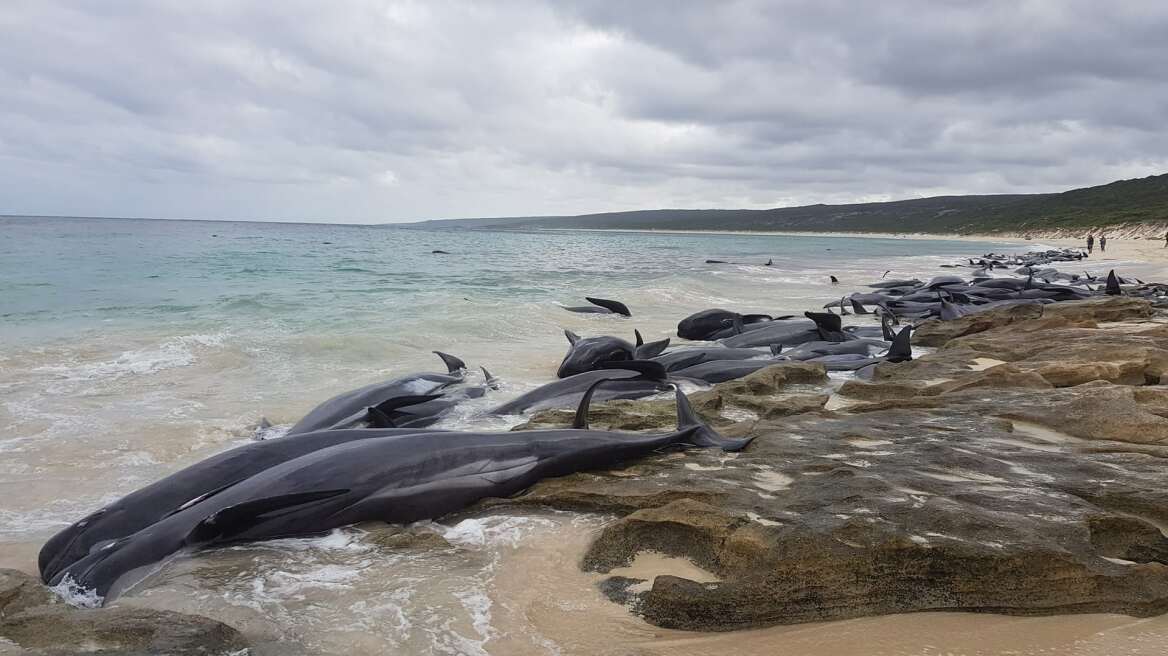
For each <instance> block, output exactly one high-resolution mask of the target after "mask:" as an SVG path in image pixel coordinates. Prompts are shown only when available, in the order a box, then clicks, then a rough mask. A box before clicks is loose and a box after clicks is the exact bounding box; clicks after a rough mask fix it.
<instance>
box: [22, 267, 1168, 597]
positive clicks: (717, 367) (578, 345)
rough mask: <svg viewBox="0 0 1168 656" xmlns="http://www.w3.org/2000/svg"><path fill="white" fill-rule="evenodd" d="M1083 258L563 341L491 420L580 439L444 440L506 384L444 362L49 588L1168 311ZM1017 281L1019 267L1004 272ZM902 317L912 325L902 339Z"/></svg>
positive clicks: (696, 434) (400, 519)
mask: <svg viewBox="0 0 1168 656" xmlns="http://www.w3.org/2000/svg"><path fill="white" fill-rule="evenodd" d="M1080 259H1082V258H1081V257H1079V256H1077V255H1076V254H1075V252H1073V251H1055V252H1051V253H1045V254H1033V253H1031V254H1027V255H1025V256H995V255H987V256H985V257H983V258H982V259H981V260H979V261H973V260H970V261H969V262H970V263H969V264H967V265H955V266H968V267H971V268H974V275H973V276H972V277H971V279H969V280H965V279H962V278H958V277H956V276H942V277H938V278H934V279H933V280H930V281H928V282H922V281H920V280H916V279H911V280H881V281H879V282H876V283H874V284H872V285H870V288H871V289H873V290H875V291H872V292H867V293H856V294H852V295H851V296H845V297H844V298H843V299H841V300H840V301H838V302H834V303H829V304H828V305H827V306H826V310H827V311H824V312H811V311H809V312H805V313H804V315H803V316H802V317H795V316H790V315H779V316H772V315H765V314H741V313H738V312H734V311H731V310H725V309H721V308H714V309H709V310H703V311H701V312H697V313H694V314H692V315H690V316H688V317H686V318H684V319H682V320H681V321H680V322H679V323H678V325H677V335H678V337H679V338H681V339H685V340H689V341H690V342H693V343H689V344H684V345H674V347H673V348H670V340H669V339H663V340H659V341H655V342H649V343H645V342H644V340H643V339H642V338H641V335H640V333H639V332H637V331H635V334H636V340H635V342H634V343H630V342H629V341H627V340H625V339H622V338H618V337H613V336H596V337H588V338H581V337H579V336H578V335H576V334H575V333H572V332H570V331H565V335H566V336H567V338H568V342H569V349H568V352H567V354H566V355H565V356H564V359H563V361H562V362H561V364H560V366H559V368H558V371H557V379H556V380H554V381H552V382H550V383H548V384H545V385H542V386H540V387H537V388H535V389H533V390H530V391H528V392H526V393H525V394H522V395H521V396H519V397H517V398H515V399H513V400H511V401H508V402H506V403H503V404H501V405H498V406H496V407H493V408H491V409H489V410H487V411H485V412H486V414H489V415H514V414H520V413H524V412H530V411H533V410H540V409H544V408H572V407H575V408H576V416H575V421H574V422H573V426H572V427H571V428H565V429H557V430H531V431H519V432H492V431H475V430H458V431H455V430H437V429H432V428H429V426H431V425H433V424H434V423H436V422H438V421H439V420H440V419H442V417H443V416H445V415H446V414H448V413H449V412H450V411H451V410H452V409H453V408H455V407H457V406H458V405H459V404H461V403H463V402H465V401H467V400H469V399H474V398H480V397H483V396H484V395H486V394H487V393H488V392H489V391H490V390H492V389H495V388H497V386H498V385H497V381H496V380H495V379H494V378H493V377H492V376H491V375H490V374H489V373H488V372H487V371H486V370H485V369H483V378H482V383H480V384H474V385H472V384H469V383H468V381H467V376H466V371H467V367H466V365H465V363H463V362H462V360H460V359H458V358H456V357H454V356H451V355H447V354H444V353H440V352H436V353H437V355H438V356H439V357H440V358H441V359H442V361H443V363H444V364H445V365H446V369H447V371H446V372H445V373H441V372H430V373H417V374H412V375H408V376H403V377H400V378H395V379H393V380H389V381H385V382H381V383H375V384H373V385H367V386H365V387H361V388H359V389H356V390H352V391H350V392H346V393H343V394H340V395H338V396H335V397H333V398H331V399H328V400H327V401H325V402H323V403H321V404H320V405H318V406H317V407H316V408H314V409H312V410H311V411H309V412H308V413H307V414H306V415H305V416H304V417H303V418H301V419H300V420H299V421H297V422H296V423H295V424H293V426H292V428H291V429H289V430H288V432H287V434H286V435H285V436H283V437H279V438H275V439H268V440H260V441H254V442H251V443H249V444H246V445H244V446H240V447H237V448H234V449H231V450H229V451H225V452H223V453H219V454H216V455H214V456H211V457H209V458H207V459H205V460H203V461H201V462H198V463H196V464H194V465H191V466H189V467H187V468H185V469H182V470H180V471H178V472H176V473H174V474H171V475H170V476H167V477H166V478H163V479H162V480H159V481H157V482H155V483H153V484H151V485H148V486H146V487H144V488H142V489H139V490H137V491H135V492H133V493H131V494H129V495H127V496H125V497H123V498H122V499H120V500H118V501H116V502H114V503H112V504H110V505H108V506H106V507H104V508H102V509H100V510H98V511H96V512H94V513H92V514H90V515H88V516H86V517H85V518H83V519H81V520H80V521H78V522H76V523H74V524H73V525H71V526H69V527H68V528H66V529H64V530H62V531H61V532H59V533H58V534H57V535H55V536H53V537H52V538H51V539H50V540H48V541H47V542H46V543H45V545H44V546H43V548H42V549H41V552H40V555H39V566H40V572H41V577H42V579H43V580H44V581H45V582H46V583H48V584H50V585H65V586H66V587H68V588H69V589H70V590H89V591H92V592H93V593H94V594H96V595H97V597H98V598H99V599H101V600H102V602H103V603H104V602H106V601H109V600H111V599H113V598H115V597H116V596H117V595H118V594H120V593H121V592H123V591H125V590H126V589H128V588H129V587H130V586H132V585H134V584H135V583H137V582H138V581H140V580H142V579H143V578H145V577H146V576H147V575H149V574H150V573H151V572H152V571H155V570H156V569H157V568H158V567H159V566H160V564H161V563H163V562H165V561H166V560H168V559H169V558H171V557H172V556H174V555H176V554H180V553H186V552H191V551H196V550H199V549H205V548H210V547H215V546H220V545H225V544H232V543H238V542H246V541H255V540H267V539H272V538H279V537H292V536H304V535H316V534H321V533H325V532H327V531H330V530H332V529H334V528H339V527H342V526H347V525H350V524H354V523H359V522H364V521H372V520H379V521H385V522H390V523H408V522H413V521H418V520H423V519H437V518H440V517H442V516H444V515H447V514H449V513H451V512H455V511H458V510H462V509H464V508H466V507H468V506H470V505H472V504H474V503H475V502H477V501H478V500H480V499H484V498H488V497H508V496H511V495H514V494H517V493H519V492H521V491H523V490H525V489H526V488H528V487H530V486H531V485H533V484H534V483H536V482H538V481H539V480H541V479H543V478H547V477H552V476H563V475H566V474H569V473H573V472H578V471H584V470H588V469H595V468H603V467H608V466H612V465H615V464H619V463H621V462H622V461H625V460H629V459H633V458H639V457H643V456H646V455H649V454H651V453H654V452H656V451H659V450H661V449H663V448H668V447H719V448H722V449H723V450H726V451H736V450H740V449H742V448H745V447H746V445H747V444H748V443H749V439H740V440H733V439H727V438H725V437H723V436H721V435H719V434H718V433H716V432H715V431H714V430H713V429H711V428H709V427H708V426H707V425H705V424H704V423H703V422H702V421H701V420H700V419H699V418H698V417H697V415H696V414H695V413H694V412H693V410H692V408H691V407H690V406H689V403H688V401H687V399H686V397H685V394H684V393H682V391H681V386H682V385H683V384H685V385H706V384H713V383H719V382H723V381H727V380H733V379H736V378H740V377H743V376H746V375H749V374H750V373H753V372H755V371H758V370H759V369H762V368H765V367H768V366H771V365H773V364H775V363H779V362H790V361H802V362H818V363H821V364H823V365H824V367H825V368H826V369H827V370H829V371H851V372H855V374H856V375H857V376H861V377H864V376H866V375H870V374H871V372H872V370H873V368H874V367H875V366H876V365H877V364H879V363H881V362H903V361H907V360H911V359H912V347H911V344H910V340H911V336H912V331H913V328H914V326H913V324H912V323H911V322H912V320H918V321H919V320H923V319H926V318H930V317H937V318H939V319H941V320H951V319H954V318H957V317H959V316H964V315H966V314H969V313H974V312H978V311H982V310H984V309H986V308H989V307H997V306H999V305H1001V304H1004V303H1022V302H1027V303H1051V302H1058V301H1062V300H1072V299H1075V298H1083V297H1087V296H1091V295H1096V294H1130V295H1136V296H1142V297H1146V298H1150V299H1152V300H1153V301H1155V302H1158V303H1164V302H1166V299H1168V287H1164V286H1161V285H1148V284H1144V283H1142V282H1140V281H1138V280H1125V279H1124V278H1121V277H1119V276H1117V275H1115V273H1114V271H1112V272H1111V273H1109V274H1108V275H1107V276H1106V278H1105V279H1100V278H1096V277H1094V276H1090V275H1086V276H1078V275H1075V274H1061V273H1059V272H1058V271H1057V270H1053V269H1051V268H1050V267H1048V266H1045V265H1048V264H1049V263H1051V262H1063V261H1078V260H1080ZM1001 268H1006V269H1012V271H1010V272H1008V274H1007V276H1005V277H993V276H990V275H988V273H989V272H992V271H993V270H994V269H1001ZM887 273H888V272H886V274H885V275H887ZM1010 274H1013V275H1010ZM1055 281H1058V282H1055ZM1063 282H1065V283H1066V284H1062V283H1063ZM1034 292H1042V293H1041V294H1038V293H1034ZM588 300H589V301H590V302H592V303H594V304H595V307H597V308H601V311H602V312H603V311H604V310H607V312H606V313H611V314H616V315H623V316H626V317H627V316H631V313H630V312H629V311H628V308H627V307H626V306H624V304H622V303H619V302H616V301H608V300H605V299H594V298H591V297H589V298H588ZM849 306H850V307H851V308H852V310H853V312H855V313H857V314H863V313H866V312H867V311H868V310H867V309H866V308H865V307H864V306H868V307H871V308H874V314H876V315H877V316H878V318H879V320H880V325H879V326H845V325H843V321H842V318H841V315H840V314H835V313H833V312H832V311H831V310H832V308H836V307H838V308H839V309H840V311H841V313H842V312H844V311H845V310H846V309H847V307H849ZM568 309H571V310H573V311H580V309H579V308H568ZM584 311H589V310H584ZM901 319H904V320H905V323H904V325H903V326H902V327H900V328H899V330H898V329H897V326H898V325H900V324H901V321H900V320H901ZM697 342H705V343H704V344H700V343H697ZM670 390H672V391H673V394H674V398H675V399H676V403H677V409H678V426H677V430H676V431H673V432H669V433H659V434H648V433H632V432H619V431H597V430H591V429H590V428H589V427H588V424H587V413H588V408H589V405H590V403H591V402H593V401H599V400H609V399H635V398H643V397H648V396H653V395H657V394H660V393H662V392H667V391H670Z"/></svg>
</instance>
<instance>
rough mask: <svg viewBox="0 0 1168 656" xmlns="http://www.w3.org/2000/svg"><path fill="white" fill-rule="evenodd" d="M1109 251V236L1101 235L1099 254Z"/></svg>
mask: <svg viewBox="0 0 1168 656" xmlns="http://www.w3.org/2000/svg"><path fill="white" fill-rule="evenodd" d="M1106 250H1107V235H1099V252H1100V253H1102V252H1104V251H1106Z"/></svg>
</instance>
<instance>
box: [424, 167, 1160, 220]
mask: <svg viewBox="0 0 1168 656" xmlns="http://www.w3.org/2000/svg"><path fill="white" fill-rule="evenodd" d="M1121 224H1123V225H1129V226H1130V225H1131V224H1149V225H1148V227H1149V228H1152V227H1153V226H1156V228H1157V229H1158V228H1159V226H1161V225H1164V224H1168V174H1163V175H1155V176H1149V177H1147V178H1138V179H1134V180H1120V181H1118V182H1112V183H1110V184H1106V185H1101V186H1098V187H1086V188H1084V189H1073V190H1071V191H1066V192H1063V193H1056V194H1014V195H985V196H937V197H933V198H919V199H913V200H899V201H891V202H885V203H856V204H852V205H807V206H804V207H781V208H776V209H769V210H642V211H635V212H608V213H604V214H582V215H579V216H529V217H501V218H486V219H448V220H439V221H424V222H421V223H417V224H412V225H415V226H418V227H455V226H460V227H474V228H512V229H522V228H597V229H614V228H621V229H629V230H746V231H750V230H791V231H800V230H802V231H840V232H893V233H906V232H933V233H965V234H972V233H991V232H996V233H1003V232H1009V233H1027V232H1033V233H1036V234H1037V233H1054V232H1060V231H1076V230H1083V229H1088V228H1097V227H1102V226H1114V225H1121Z"/></svg>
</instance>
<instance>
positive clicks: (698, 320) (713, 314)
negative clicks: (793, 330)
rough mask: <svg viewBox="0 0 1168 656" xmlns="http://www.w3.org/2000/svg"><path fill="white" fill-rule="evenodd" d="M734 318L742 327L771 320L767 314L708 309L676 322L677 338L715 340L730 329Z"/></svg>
mask: <svg viewBox="0 0 1168 656" xmlns="http://www.w3.org/2000/svg"><path fill="white" fill-rule="evenodd" d="M735 318H737V319H739V320H740V321H741V322H742V324H743V326H749V325H751V324H757V323H760V322H766V321H770V320H772V319H773V317H771V316H770V315H767V314H739V313H737V312H731V311H730V310H723V309H722V308H710V309H709V310H702V311H701V312H695V313H693V314H691V315H689V316H688V317H686V318H684V319H682V320H681V321H679V322H677V336H678V337H680V338H682V339H693V340H709V339H717V337H718V335H717V334H718V333H719V332H721V331H724V330H727V329H728V328H730V327H731V325H732V324H733V322H734V320H735Z"/></svg>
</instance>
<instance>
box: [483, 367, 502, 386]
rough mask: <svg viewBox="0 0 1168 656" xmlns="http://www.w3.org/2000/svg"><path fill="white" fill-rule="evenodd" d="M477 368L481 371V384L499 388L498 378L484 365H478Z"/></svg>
mask: <svg viewBox="0 0 1168 656" xmlns="http://www.w3.org/2000/svg"><path fill="white" fill-rule="evenodd" d="M479 369H481V370H482V371H483V384H485V385H486V386H487V387H489V388H491V389H493V390H497V389H499V379H498V378H495V377H494V376H492V375H491V372H489V371H487V368H486V367H479Z"/></svg>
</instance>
